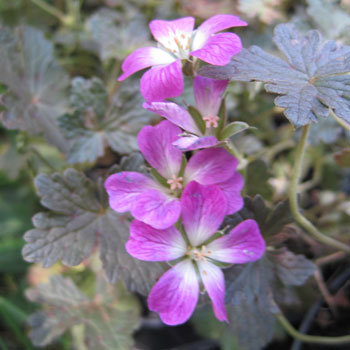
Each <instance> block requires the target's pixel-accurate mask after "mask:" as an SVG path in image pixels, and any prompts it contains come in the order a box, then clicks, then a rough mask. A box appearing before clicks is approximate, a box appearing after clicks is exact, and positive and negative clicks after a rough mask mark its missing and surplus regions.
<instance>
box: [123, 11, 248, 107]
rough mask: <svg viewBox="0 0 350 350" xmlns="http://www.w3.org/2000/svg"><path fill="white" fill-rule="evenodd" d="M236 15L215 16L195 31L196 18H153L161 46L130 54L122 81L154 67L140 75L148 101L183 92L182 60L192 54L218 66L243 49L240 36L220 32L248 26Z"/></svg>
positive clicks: (152, 27)
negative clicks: (168, 19)
mask: <svg viewBox="0 0 350 350" xmlns="http://www.w3.org/2000/svg"><path fill="white" fill-rule="evenodd" d="M246 25H247V23H246V22H244V21H242V20H240V19H239V17H237V16H232V15H216V16H213V17H211V18H209V19H208V20H206V21H205V22H203V23H202V24H201V25H200V26H199V27H198V29H197V30H196V31H193V27H194V18H193V17H184V18H180V19H177V20H174V21H163V20H157V19H156V20H153V21H151V22H150V24H149V27H150V30H151V32H152V34H153V37H154V38H155V39H156V40H157V41H158V47H144V48H140V49H137V50H136V51H134V52H133V53H132V54H130V55H129V56H128V57H127V58H126V59H125V61H124V62H123V64H122V70H123V72H124V73H123V74H122V75H121V76H120V77H119V78H118V80H119V81H122V80H124V79H126V78H127V77H129V76H130V75H132V74H134V73H135V72H137V71H139V70H141V69H144V68H148V67H151V66H152V68H151V69H150V70H148V71H147V72H146V73H145V74H144V75H143V76H142V78H141V93H142V95H143V97H144V98H145V100H146V101H163V100H164V99H166V98H170V97H176V96H179V95H181V93H182V91H183V88H184V80H183V75H182V62H181V61H182V60H189V59H190V57H191V56H193V57H196V58H199V59H201V60H202V61H205V62H208V63H210V64H213V65H217V66H224V65H226V64H228V63H229V61H230V59H231V57H232V56H233V55H236V54H237V53H238V52H240V51H241V50H242V43H241V40H240V38H239V37H238V35H236V34H233V33H219V34H215V33H217V32H220V31H222V30H224V29H228V28H231V27H238V26H246Z"/></svg>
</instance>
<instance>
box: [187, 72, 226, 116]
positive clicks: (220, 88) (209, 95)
mask: <svg viewBox="0 0 350 350" xmlns="http://www.w3.org/2000/svg"><path fill="white" fill-rule="evenodd" d="M227 84H228V80H215V79H210V78H206V77H201V76H200V75H197V76H196V77H195V78H194V81H193V92H194V98H195V101H196V107H197V109H198V110H199V112H200V113H201V114H202V116H203V117H206V116H210V115H212V116H217V115H218V112H219V108H220V105H221V101H222V95H223V93H224V92H225V90H226V88H227Z"/></svg>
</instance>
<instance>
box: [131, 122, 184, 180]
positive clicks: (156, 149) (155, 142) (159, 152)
mask: <svg viewBox="0 0 350 350" xmlns="http://www.w3.org/2000/svg"><path fill="white" fill-rule="evenodd" d="M179 134H181V129H180V128H178V127H177V126H175V125H174V124H172V123H170V122H169V121H167V120H163V121H161V122H160V123H159V124H157V125H156V126H150V125H147V126H144V127H143V128H142V129H141V131H140V132H139V134H138V136H137V141H138V145H139V148H140V151H141V153H142V154H143V156H144V157H145V159H146V160H147V162H148V163H149V164H150V165H151V166H152V167H153V168H155V169H156V170H157V171H158V172H159V174H161V175H162V176H163V177H165V178H166V179H171V178H172V177H173V176H174V175H175V176H178V174H179V172H180V168H181V160H182V152H181V151H180V150H178V149H177V148H176V147H175V146H173V142H174V141H176V140H177V139H178V135H179Z"/></svg>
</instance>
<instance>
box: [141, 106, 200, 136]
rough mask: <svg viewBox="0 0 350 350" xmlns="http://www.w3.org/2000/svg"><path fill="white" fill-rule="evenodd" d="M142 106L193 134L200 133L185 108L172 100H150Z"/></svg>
mask: <svg viewBox="0 0 350 350" xmlns="http://www.w3.org/2000/svg"><path fill="white" fill-rule="evenodd" d="M143 107H144V108H146V109H148V110H149V111H152V112H153V113H157V114H159V115H161V116H162V117H164V118H166V119H167V120H169V121H170V122H172V123H173V124H175V125H177V126H179V127H180V128H182V129H184V130H186V131H188V132H191V133H193V134H197V135H199V134H200V131H199V130H198V128H197V125H196V123H195V122H194V120H193V119H192V117H191V114H190V113H188V112H187V111H186V109H184V108H182V107H180V106H179V105H177V104H176V103H173V102H152V103H147V102H145V103H144V104H143Z"/></svg>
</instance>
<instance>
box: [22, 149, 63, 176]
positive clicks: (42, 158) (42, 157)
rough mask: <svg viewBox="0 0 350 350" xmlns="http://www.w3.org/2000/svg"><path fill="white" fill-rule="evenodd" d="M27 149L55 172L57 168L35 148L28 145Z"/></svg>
mask: <svg viewBox="0 0 350 350" xmlns="http://www.w3.org/2000/svg"><path fill="white" fill-rule="evenodd" d="M29 150H30V151H31V152H32V153H33V154H35V155H36V156H37V157H38V158H39V159H40V160H41V162H42V163H43V164H45V165H46V166H47V167H48V168H49V169H50V170H52V171H54V172H57V169H56V168H55V167H54V166H53V165H52V164H51V163H50V162H48V161H47V160H46V158H45V157H44V156H43V155H42V154H41V153H40V152H39V151H38V150H37V149H35V148H34V147H30V149H29Z"/></svg>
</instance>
